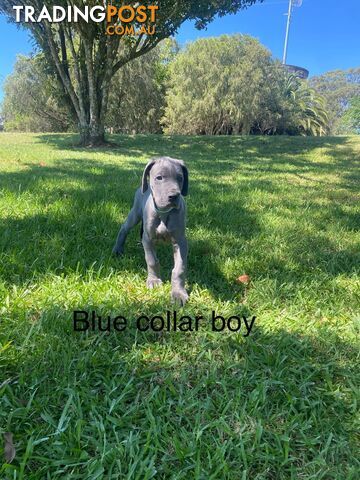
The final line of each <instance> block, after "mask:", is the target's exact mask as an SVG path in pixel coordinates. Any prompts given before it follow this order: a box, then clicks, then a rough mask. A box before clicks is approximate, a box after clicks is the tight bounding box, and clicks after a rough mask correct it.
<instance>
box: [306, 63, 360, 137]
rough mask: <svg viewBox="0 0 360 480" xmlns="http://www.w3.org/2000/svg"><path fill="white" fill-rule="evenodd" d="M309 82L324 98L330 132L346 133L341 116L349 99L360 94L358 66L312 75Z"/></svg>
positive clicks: (359, 70)
mask: <svg viewBox="0 0 360 480" xmlns="http://www.w3.org/2000/svg"><path fill="white" fill-rule="evenodd" d="M309 83H310V85H311V87H312V88H314V89H315V90H316V91H317V92H318V93H319V94H320V95H322V96H323V97H324V98H325V102H326V109H327V110H328V112H329V128H330V132H331V133H342V132H343V133H346V131H345V132H344V131H343V128H344V124H343V123H342V122H341V117H342V116H343V115H344V113H345V111H346V110H347V108H348V107H349V104H350V101H351V99H352V98H353V97H356V96H359V95H360V67H358V68H351V69H349V70H335V71H331V72H327V73H324V74H323V75H319V76H317V77H312V78H311V79H310V81H309Z"/></svg>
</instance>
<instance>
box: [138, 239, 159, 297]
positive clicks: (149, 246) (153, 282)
mask: <svg viewBox="0 0 360 480" xmlns="http://www.w3.org/2000/svg"><path fill="white" fill-rule="evenodd" d="M142 244H143V247H144V252H145V260H146V264H147V271H148V278H147V280H146V285H147V287H148V288H154V287H157V286H158V285H161V284H162V281H161V278H160V263H159V260H158V259H157V256H156V252H155V248H154V245H153V242H152V241H151V240H150V238H149V237H148V236H147V235H146V233H145V232H144V234H143V238H142Z"/></svg>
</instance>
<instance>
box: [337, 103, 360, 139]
mask: <svg viewBox="0 0 360 480" xmlns="http://www.w3.org/2000/svg"><path fill="white" fill-rule="evenodd" d="M341 124H342V126H343V127H344V128H345V130H346V131H347V132H350V133H357V134H360V96H357V97H353V98H352V99H351V100H350V105H349V108H348V109H347V110H346V112H345V113H344V115H343V116H342V118H341Z"/></svg>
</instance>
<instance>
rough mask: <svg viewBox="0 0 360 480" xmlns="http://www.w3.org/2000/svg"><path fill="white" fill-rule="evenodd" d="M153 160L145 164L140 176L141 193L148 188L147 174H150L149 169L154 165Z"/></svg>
mask: <svg viewBox="0 0 360 480" xmlns="http://www.w3.org/2000/svg"><path fill="white" fill-rule="evenodd" d="M154 163H155V160H150V162H149V163H148V164H147V165H146V167H145V170H144V173H143V176H142V185H141V193H145V192H146V190H147V189H148V188H149V185H148V176H149V174H150V170H151V169H152V167H153V166H154Z"/></svg>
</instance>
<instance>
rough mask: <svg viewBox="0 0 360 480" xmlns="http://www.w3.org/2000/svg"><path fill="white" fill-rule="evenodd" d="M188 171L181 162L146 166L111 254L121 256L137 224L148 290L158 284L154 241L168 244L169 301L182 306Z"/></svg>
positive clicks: (163, 160) (157, 160) (167, 160)
mask: <svg viewBox="0 0 360 480" xmlns="http://www.w3.org/2000/svg"><path fill="white" fill-rule="evenodd" d="M187 192H188V170H187V167H186V166H185V164H184V162H183V161H182V160H178V159H176V158H171V157H157V158H153V159H152V160H150V162H149V163H148V164H147V165H146V167H145V169H144V173H143V178H142V186H141V188H139V189H137V190H136V193H135V198H134V204H133V207H132V209H131V211H130V213H129V215H128V217H127V219H126V221H125V223H124V224H123V225H122V227H121V228H120V231H119V234H118V237H117V240H116V244H115V246H114V248H113V253H114V254H116V255H122V254H123V253H124V245H125V240H126V237H127V235H128V233H129V231H130V230H131V229H132V228H133V227H134V226H135V225H137V224H138V223H139V222H140V221H141V220H142V223H143V227H142V244H143V247H144V252H145V260H146V264H147V271H148V276H147V281H146V284H147V286H148V288H154V287H156V286H158V285H161V284H162V281H161V278H160V265H159V261H158V259H157V256H156V252H155V245H154V244H155V242H156V240H166V241H171V243H172V245H173V252H174V268H173V270H172V273H171V298H172V300H173V301H174V302H177V303H179V304H180V305H184V304H185V303H186V302H187V300H188V298H189V297H188V294H187V292H186V290H185V275H186V265H187V253H188V245H187V240H186V237H185V218H186V206H185V201H184V198H183V197H184V196H186V195H187Z"/></svg>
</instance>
